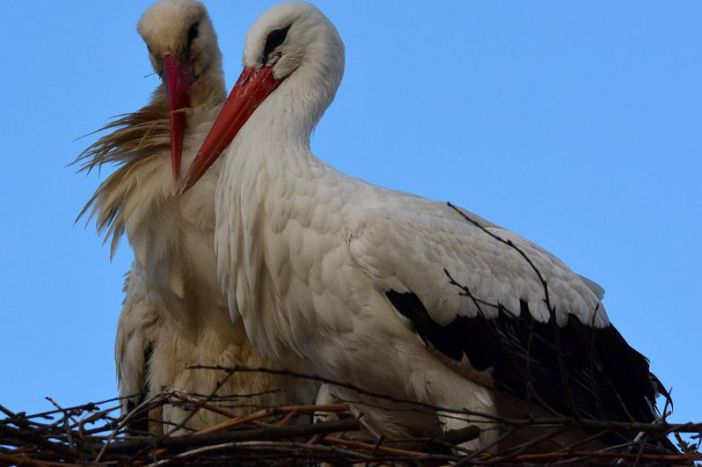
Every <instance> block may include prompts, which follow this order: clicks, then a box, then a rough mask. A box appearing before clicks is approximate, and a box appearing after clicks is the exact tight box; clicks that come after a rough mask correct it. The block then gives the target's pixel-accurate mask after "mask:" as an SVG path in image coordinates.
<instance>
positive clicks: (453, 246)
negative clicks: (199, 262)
mask: <svg viewBox="0 0 702 467" xmlns="http://www.w3.org/2000/svg"><path fill="white" fill-rule="evenodd" d="M243 64H244V70H243V72H242V74H241V77H240V78H239V80H238V82H237V84H236V86H235V87H234V89H233V90H232V92H231V94H230V97H229V99H228V100H227V102H226V103H225V104H224V107H223V109H222V111H221V113H220V115H219V117H218V119H217V121H216V122H215V123H214V125H213V127H212V130H211V132H210V134H209V135H208V137H207V138H206V140H205V142H204V144H203V146H202V148H201V149H200V151H199V152H198V156H197V158H196V159H195V161H194V162H193V165H192V166H191V168H190V170H189V172H188V175H187V177H186V187H191V186H193V185H194V184H195V182H196V181H197V180H198V178H199V177H201V176H203V174H205V172H206V170H207V168H208V167H209V165H210V164H211V163H213V161H214V160H216V159H217V157H218V156H219V155H220V153H221V151H222V150H224V149H225V148H226V147H227V145H229V143H230V142H231V145H229V148H228V149H227V150H226V157H225V163H224V167H223V168H222V171H221V174H220V177H219V181H218V185H217V193H216V232H215V247H216V251H217V261H218V272H219V276H220V279H221V280H222V283H223V284H224V286H225V287H226V293H227V294H228V296H229V301H230V304H231V307H232V309H231V310H230V312H232V313H234V314H238V315H240V316H241V317H242V318H243V320H244V323H245V326H246V331H247V334H248V335H249V337H250V338H251V339H252V341H253V342H254V343H255V345H256V346H257V347H258V348H259V350H261V351H262V353H264V354H265V355H270V356H271V357H272V358H274V359H276V360H277V361H279V362H281V363H282V364H283V365H285V366H286V367H289V368H296V369H297V368H299V369H304V370H306V371H310V372H314V373H317V374H320V375H322V376H324V377H326V378H329V379H331V380H334V381H340V382H345V383H351V384H352V385H354V386H356V387H358V388H360V389H362V390H363V391H370V392H374V393H383V394H387V395H388V396H392V397H394V398H398V399H404V400H411V401H417V402H420V403H425V404H431V405H432V406H438V407H443V408H452V409H466V410H469V411H472V412H475V413H477V414H482V415H483V416H482V417H481V416H474V417H473V418H472V420H471V421H470V422H468V421H466V420H465V419H462V420H459V419H457V418H453V417H451V416H449V414H448V412H442V411H439V412H438V413H439V415H440V417H439V418H440V420H441V422H442V427H443V428H444V429H452V428H459V427H462V426H464V425H465V424H466V423H476V424H479V425H480V426H481V427H482V428H483V431H482V433H481V435H480V438H479V440H478V442H477V443H474V444H477V445H480V446H487V445H488V444H490V441H491V440H494V439H495V436H496V433H495V430H494V429H493V426H491V421H492V420H493V419H492V417H495V416H503V417H504V416H511V415H514V414H515V412H518V413H519V415H520V417H523V416H524V412H519V411H521V410H524V411H525V410H528V408H529V407H532V409H531V410H532V413H533V410H534V409H533V407H536V406H538V407H540V409H539V410H542V411H544V412H545V413H554V412H555V413H559V414H564V415H577V416H578V417H580V418H586V419H600V420H602V419H608V420H619V421H625V420H636V421H643V422H648V421H652V420H654V419H655V418H656V417H657V411H656V408H655V399H656V396H657V393H658V392H659V391H662V388H660V385H659V383H658V381H657V380H656V379H655V377H654V376H653V375H652V374H651V373H650V372H649V364H648V362H647V360H646V359H645V358H644V357H643V356H642V355H641V354H639V353H638V352H637V351H635V350H634V349H633V348H631V347H630V346H629V345H628V344H627V343H626V341H625V340H624V339H623V338H622V336H621V335H620V334H619V332H618V331H617V330H616V329H615V328H614V327H613V326H612V325H611V324H610V321H609V318H608V317H607V314H606V312H605V308H604V306H603V305H602V303H601V301H600V299H601V295H602V290H601V289H600V288H599V287H597V286H596V285H595V284H593V283H591V282H590V281H588V280H586V279H584V278H583V277H581V276H579V275H578V274H576V273H574V272H573V271H571V270H570V269H569V268H568V267H567V266H566V265H565V264H563V263H562V262H561V261H560V260H559V259H557V258H556V257H555V256H553V255H551V254H550V253H548V252H546V251H544V250H543V249H541V248H540V247H539V246H537V245H535V244H533V243H531V242H530V241H528V240H526V239H525V238H522V237H520V236H519V235H517V234H515V233H513V232H510V231H508V230H505V229H503V228H500V227H497V226H495V225H493V224H491V223H489V222H488V221H486V220H484V219H481V218H479V217H478V216H476V215H474V214H472V213H470V212H468V211H465V210H460V209H458V208H456V209H454V208H452V207H450V206H448V205H446V204H444V203H438V202H435V201H430V200H426V199H423V198H420V197H417V196H413V195H410V194H406V193H401V192H397V191H391V190H386V189H382V188H379V187H376V186H374V185H371V184H369V183H366V182H364V181H362V180H359V179H356V178H351V177H348V176H345V175H343V174H341V173H339V172H337V171H336V170H334V169H333V168H332V167H330V166H328V165H326V164H325V163H323V162H321V161H320V160H319V159H317V158H316V157H315V156H314V155H313V154H312V153H311V151H310V134H311V131H312V129H313V128H314V127H315V125H316V124H317V122H318V121H319V119H320V118H321V116H322V114H323V112H324V111H325V109H326V108H327V106H329V104H330V103H331V102H332V99H333V97H334V94H335V92H336V90H337V87H338V86H339V83H340V81H341V77H342V73H343V68H344V46H343V43H342V41H341V39H340V37H339V35H338V33H337V31H336V29H335V28H334V26H333V25H332V24H331V23H330V21H329V20H328V19H327V18H326V17H325V16H324V15H323V14H322V13H321V12H320V11H319V10H318V9H317V8H315V7H314V6H312V5H309V4H306V3H292V4H289V3H288V4H281V5H278V6H275V7H273V8H272V9H270V10H268V11H267V12H265V13H264V14H263V15H262V16H261V17H260V18H259V19H258V20H257V21H256V22H255V23H254V25H253V26H252V27H251V29H250V30H249V33H248V36H247V38H246V45H245V48H244V57H243ZM207 175H210V174H209V172H208V173H207V174H206V175H205V176H207ZM195 186H196V185H195ZM452 279H453V280H455V282H456V283H458V284H460V285H462V286H463V287H459V286H458V285H456V284H455V283H453V280H452ZM333 391H334V392H335V394H336V395H337V396H340V395H341V396H342V397H344V398H347V399H350V400H355V401H361V402H362V401H363V400H364V395H363V394H355V393H353V391H349V390H347V389H344V388H342V387H335V388H334V389H333ZM375 402H377V400H375ZM527 402H529V403H528V404H527ZM358 406H359V407H361V409H360V410H361V411H363V412H364V413H365V416H366V417H365V421H366V422H367V423H368V425H369V428H371V429H375V430H377V431H381V432H384V433H385V434H388V433H390V434H395V435H396V434H401V433H407V432H409V433H414V432H416V430H417V429H419V428H420V427H418V426H416V425H415V426H412V425H411V422H410V425H407V420H399V419H393V417H394V416H393V415H392V413H391V412H390V411H388V412H383V411H381V410H377V409H374V408H373V407H364V406H363V405H362V404H359V405H358ZM376 421H377V422H378V423H375V422H376ZM374 423H375V426H374ZM393 423H394V424H395V426H393ZM381 425H382V426H381Z"/></svg>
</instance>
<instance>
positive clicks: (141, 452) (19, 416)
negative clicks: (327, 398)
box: [0, 391, 702, 466]
mask: <svg viewBox="0 0 702 467" xmlns="http://www.w3.org/2000/svg"><path fill="white" fill-rule="evenodd" d="M47 399H48V400H49V401H50V402H51V403H52V404H53V405H54V406H55V407H56V409H55V410H51V411H46V412H41V413H36V414H31V415H29V414H26V413H24V412H13V411H11V410H10V409H8V408H6V407H3V406H2V405H0V412H2V414H4V417H5V418H3V419H0V465H28V466H55V465H61V466H78V465H81V466H82V465H101V466H102V465H104V466H113V465H142V466H161V465H191V464H197V465H286V466H288V465H317V464H320V463H329V464H331V465H355V464H358V465H366V466H378V465H398V464H399V465H412V466H415V465H416V466H425V465H427V466H429V465H456V466H457V465H461V466H462V465H479V464H499V465H518V464H534V463H543V464H568V463H573V464H583V463H595V464H600V465H614V464H617V465H631V464H637V465H669V464H672V463H675V464H691V463H693V462H694V461H696V460H702V454H701V453H700V444H701V443H702V423H686V424H672V423H667V422H666V421H664V420H663V421H659V422H656V423H650V424H643V423H635V424H626V423H621V422H611V423H607V422H603V421H587V420H574V419H569V418H549V419H548V420H538V419H530V420H505V421H504V424H505V427H503V428H506V429H507V430H508V431H510V432H515V431H518V430H521V429H526V428H529V427H532V428H533V427H534V426H540V427H542V428H544V429H545V430H544V433H545V434H544V436H541V437H537V438H533V439H531V440H529V441H528V442H524V443H523V444H520V445H517V446H511V447H509V448H508V449H504V450H502V451H501V452H496V447H495V446H487V447H486V448H485V449H481V450H478V451H470V450H467V449H464V448H463V447H461V445H462V444H463V443H466V442H467V441H470V440H472V439H475V438H477V436H478V434H479V431H480V430H479V429H477V427H475V426H468V427H467V428H466V429H463V430H458V431H455V432H449V433H447V434H445V435H443V436H442V437H440V438H433V439H429V438H415V439H404V440H387V439H383V438H371V437H369V435H362V434H360V433H362V432H359V431H358V430H359V429H360V423H359V421H358V420H357V419H356V418H354V417H353V416H352V415H351V413H350V412H349V408H348V407H347V405H346V404H343V403H339V404H330V405H296V406H281V407H266V408H252V409H251V410H250V411H249V413H248V414H247V415H243V416H242V415H235V414H234V413H233V412H232V408H239V409H241V408H242V406H243V404H245V403H246V401H245V400H242V397H240V396H238V397H237V398H236V399H232V400H231V401H225V400H223V399H222V398H218V399H217V400H216V401H215V400H214V399H213V396H209V397H203V396H198V395H194V394H188V393H183V392H178V391H170V392H163V393H161V394H159V395H157V396H156V397H154V398H152V399H151V400H148V401H146V402H144V403H142V404H140V405H139V406H138V407H137V408H136V409H134V410H133V411H131V412H130V413H128V414H126V415H124V416H120V405H121V400H120V399H119V398H114V399H109V400H104V401H99V402H90V403H87V404H83V405H79V406H75V407H61V406H59V404H58V403H56V402H55V401H54V400H53V399H51V398H47ZM165 405H171V406H177V407H178V408H180V409H183V410H186V411H187V413H192V414H194V413H196V412H197V411H200V410H206V411H212V412H215V413H216V414H218V415H219V416H221V417H222V419H223V421H222V422H221V423H218V424H217V425H213V426H210V427H208V428H206V429H202V430H199V431H194V430H189V429H188V428H187V420H185V421H184V422H183V423H181V424H180V425H179V426H170V427H169V426H166V425H164V424H161V422H158V424H159V425H158V426H160V427H162V428H163V431H165V432H167V433H169V434H164V435H160V436H155V435H153V434H149V433H138V432H135V431H134V428H133V427H134V423H133V422H134V420H135V419H138V418H139V417H141V418H142V419H144V417H148V414H149V413H154V412H153V411H154V409H157V408H159V407H163V406H165ZM239 413H241V412H239ZM315 413H317V414H320V413H323V414H327V419H331V421H322V422H317V423H313V421H312V414H315ZM153 423H154V421H152V426H153ZM572 427H578V428H579V429H584V430H587V431H589V432H592V433H594V435H593V436H592V437H591V439H595V438H597V437H602V436H606V434H607V433H608V432H619V433H621V432H622V431H623V430H628V431H631V430H634V431H637V432H639V436H637V437H636V439H634V440H632V441H631V442H628V443H626V444H620V445H618V446H608V447H606V448H602V449H596V450H595V449H588V448H586V447H585V446H586V444H585V443H584V442H582V441H580V442H578V443H574V444H572V445H571V446H565V447H562V448H559V449H558V450H553V451H549V452H544V451H543V450H538V449H535V447H536V446H538V444H539V443H540V442H542V441H544V440H545V439H548V437H549V436H551V437H552V436H555V434H556V433H557V432H559V431H562V430H567V429H569V428H572ZM364 436H365V437H364ZM663 437H669V438H671V437H672V438H673V439H675V441H676V444H677V446H678V450H665V449H661V448H660V447H659V446H660V445H661V443H655V441H656V440H658V441H660V439H661V438H663ZM684 438H685V439H687V441H685V440H684ZM671 446H672V444H671Z"/></svg>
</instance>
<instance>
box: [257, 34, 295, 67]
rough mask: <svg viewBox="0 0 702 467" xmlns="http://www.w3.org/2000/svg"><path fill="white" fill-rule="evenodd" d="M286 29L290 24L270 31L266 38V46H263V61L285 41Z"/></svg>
mask: <svg viewBox="0 0 702 467" xmlns="http://www.w3.org/2000/svg"><path fill="white" fill-rule="evenodd" d="M288 29H290V26H287V27H284V28H282V29H276V30H275V31H271V32H270V33H269V34H268V37H267V38H266V46H265V47H264V48H263V62H264V63H265V62H266V60H267V59H268V55H269V54H270V53H271V52H273V51H274V50H275V48H276V47H278V46H279V45H280V44H282V43H283V42H285V38H286V37H287V35H288Z"/></svg>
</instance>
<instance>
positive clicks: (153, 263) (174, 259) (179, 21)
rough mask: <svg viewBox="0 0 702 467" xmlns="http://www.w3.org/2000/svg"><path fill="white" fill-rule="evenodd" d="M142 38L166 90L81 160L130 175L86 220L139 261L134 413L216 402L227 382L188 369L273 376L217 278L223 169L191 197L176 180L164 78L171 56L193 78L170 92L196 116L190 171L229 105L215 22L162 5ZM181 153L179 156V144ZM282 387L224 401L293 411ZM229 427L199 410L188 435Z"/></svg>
mask: <svg viewBox="0 0 702 467" xmlns="http://www.w3.org/2000/svg"><path fill="white" fill-rule="evenodd" d="M138 30H139V32H140V34H141V35H142V37H143V38H144V40H145V42H146V44H147V46H148V48H149V55H150V58H151V61H152V64H153V66H154V69H155V71H156V72H157V73H159V74H160V75H162V77H163V78H164V81H165V83H164V84H162V85H161V86H159V88H158V89H157V90H156V92H155V93H154V97H153V99H152V102H151V103H150V104H149V105H147V106H146V107H144V108H142V109H140V110H139V111H137V112H135V113H133V114H128V115H125V116H123V117H121V118H120V119H119V120H117V121H115V122H114V123H112V124H110V125H108V126H107V127H106V128H107V129H112V130H113V131H112V132H111V133H109V134H107V135H106V136H103V137H102V138H101V139H100V140H98V141H97V142H96V143H95V144H94V145H92V146H91V147H90V148H88V149H87V150H86V152H84V153H83V154H82V155H81V157H80V158H79V160H82V161H83V162H84V169H91V168H93V167H96V166H101V165H102V164H104V163H117V164H118V165H119V167H118V169H117V170H116V171H115V172H114V173H113V174H112V175H111V176H110V177H108V178H107V179H106V180H105V181H104V182H103V183H102V184H101V185H100V187H99V188H98V190H97V192H96V193H95V195H94V196H93V198H92V199H91V200H90V202H89V203H88V205H86V208H85V209H84V212H85V210H86V209H88V208H90V207H91V206H92V210H93V212H92V214H93V215H96V216H97V224H98V228H99V229H101V230H102V229H108V232H107V236H108V238H109V237H112V244H113V250H114V248H115V247H116V245H117V241H118V240H119V237H120V236H121V234H122V232H124V231H126V233H127V236H128V238H129V242H130V244H131V245H132V247H133V248H134V252H135V259H134V262H133V265H132V269H131V271H130V272H129V273H128V275H127V280H126V284H125V300H124V305H123V308H122V313H121V316H120V319H119V324H118V331H117V339H116V348H115V360H116V365H117V377H118V382H119V390H120V395H121V396H123V397H126V396H129V397H130V399H125V401H124V405H123V409H124V411H127V410H129V409H131V408H133V407H134V406H135V405H136V404H138V403H139V402H141V401H143V400H148V399H149V398H151V397H152V396H154V395H156V394H158V393H159V392H161V391H163V390H181V391H186V392H189V393H194V394H200V395H203V396H207V395H209V394H211V393H213V391H215V389H216V388H217V385H218V383H219V382H220V381H222V380H224V379H225V374H224V373H221V372H217V371H212V370H191V369H188V367H190V366H192V365H222V366H234V365H244V366H250V367H261V366H270V364H269V362H268V361H266V360H264V359H262V358H261V357H260V355H259V353H258V352H257V351H256V350H255V348H253V347H252V346H251V345H250V344H249V342H248V340H247V339H246V336H245V333H244V330H243V326H242V325H241V323H238V324H233V323H232V321H231V320H230V319H229V315H228V308H227V303H226V298H225V297H224V295H223V293H222V292H221V290H220V288H219V285H218V282H217V279H216V274H215V256H214V247H213V236H214V187H215V183H216V180H217V170H216V169H215V170H213V171H212V173H210V174H208V176H207V177H205V180H204V181H203V182H204V183H202V185H199V186H198V187H197V188H196V189H194V190H192V191H191V192H188V193H186V194H181V193H180V190H179V187H178V185H176V184H175V183H174V179H173V175H174V174H177V171H174V172H173V174H172V170H171V165H172V163H171V157H170V156H171V152H172V151H171V143H172V142H173V141H174V140H173V137H172V133H173V132H174V128H173V124H174V123H173V121H174V120H173V119H172V117H171V122H170V124H169V102H170V103H171V107H172V104H173V102H174V101H173V99H174V96H172V95H169V94H168V92H167V90H166V89H167V88H166V86H167V85H168V84H173V83H168V79H169V76H171V75H167V74H166V71H165V70H164V67H165V63H166V59H165V57H169V56H171V57H175V58H176V60H178V61H180V62H181V64H180V67H181V68H182V70H185V72H184V73H189V71H188V70H190V69H191V70H192V76H191V78H192V86H189V85H188V84H189V80H188V79H186V81H185V84H186V85H185V86H184V87H183V88H182V89H181V90H180V91H179V88H178V87H177V86H171V88H170V90H169V92H170V93H172V92H174V91H173V89H175V90H176V92H181V91H184V90H185V89H186V88H187V96H186V97H187V98H188V100H189V104H190V107H191V108H190V109H173V108H171V109H170V112H173V111H174V110H176V111H179V112H185V113H184V114H183V115H186V118H185V121H184V122H182V123H184V124H186V125H183V128H182V129H183V130H184V137H183V139H182V140H183V156H184V160H185V161H186V163H189V162H190V160H192V158H193V157H194V154H195V149H196V148H197V146H198V145H199V144H200V143H201V141H202V138H203V137H204V135H205V132H206V131H207V130H208V129H209V125H210V124H211V122H212V121H213V120H214V117H215V116H216V112H217V111H218V110H219V107H220V106H221V103H222V101H223V100H224V96H225V94H224V82H223V76H222V71H221V55H220V52H219V49H218V46H217V42H216V35H215V32H214V30H213V28H212V24H211V22H210V19H209V17H208V14H207V11H206V10H205V8H204V6H203V5H202V4H200V3H199V2H196V1H194V0H172V1H162V2H159V3H157V4H156V5H154V6H153V7H151V8H150V9H149V10H147V11H146V13H145V14H144V16H143V17H142V19H141V20H140V22H139V27H138ZM175 76H176V78H177V79H180V77H178V75H177V74H176V75H175ZM186 78H187V77H186ZM180 97H183V96H180ZM183 102H186V101H183ZM178 124H179V123H178V122H177V121H176V125H178ZM186 127H187V129H185V128H186ZM173 144H175V145H176V146H177V145H178V144H179V141H175V142H174V143H173ZM174 152H175V151H174ZM173 157H180V155H174V156H173ZM283 384H287V385H290V382H287V383H286V382H285V380H283V379H281V378H278V377H274V376H271V375H267V374H262V373H242V374H237V375H234V376H233V377H231V378H229V379H228V380H227V382H226V383H225V384H223V385H222V386H221V388H220V389H219V390H218V391H217V394H218V395H231V396H235V395H237V394H240V395H242V396H244V395H250V394H260V395H259V396H252V397H242V398H241V399H239V402H240V403H241V404H242V408H238V409H237V408H231V407H230V410H233V411H234V412H239V413H241V412H246V411H249V410H252V407H253V408H255V406H256V405H269V404H281V403H285V402H287V400H288V399H287V397H286V396H285V395H284V394H283V392H282V391H281V390H282V389H285V388H283V387H282V385H283ZM287 389H290V388H287ZM276 390H277V392H276ZM266 391H269V392H271V393H270V394H265V392H266ZM233 403H236V401H235V400H234V399H231V400H230V401H228V402H226V403H225V404H226V405H231V404H233ZM188 415H189V413H188V412H187V411H184V410H181V409H178V408H176V407H174V406H170V405H167V406H165V407H164V408H163V412H162V413H161V412H159V413H154V414H151V418H156V419H162V420H163V421H164V422H165V423H164V425H163V429H165V430H166V431H168V430H169V429H170V426H171V424H176V425H177V424H179V423H180V422H182V421H183V420H184V419H185V418H186V417H187V416H188ZM219 420H221V416H220V415H217V414H214V413H212V412H210V411H207V410H200V411H199V412H198V413H197V414H196V415H195V416H194V417H193V418H192V419H191V420H190V421H189V422H188V423H187V427H189V428H191V429H200V428H203V427H206V426H208V425H211V424H213V423H215V422H217V421H219ZM134 428H135V429H138V430H145V429H146V425H145V423H144V422H143V421H141V422H138V423H136V424H134ZM161 429H162V427H161V425H159V424H151V426H150V430H151V431H156V432H159V431H161Z"/></svg>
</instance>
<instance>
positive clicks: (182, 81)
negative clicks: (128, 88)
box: [137, 0, 223, 180]
mask: <svg viewBox="0 0 702 467" xmlns="http://www.w3.org/2000/svg"><path fill="white" fill-rule="evenodd" d="M137 30H138V31H139V34H141V37H142V38H143V39H144V42H146V46H147V48H148V50H149V58H150V59H151V64H152V66H153V68H154V71H155V72H156V73H158V75H159V76H160V77H161V78H162V79H163V81H164V85H165V88H166V93H167V97H168V106H169V119H170V124H171V165H172V168H173V178H174V180H177V179H178V175H179V173H180V165H181V158H182V153H183V137H184V134H185V128H186V123H187V122H186V116H185V113H184V109H185V108H186V107H196V106H197V105H199V104H201V103H202V102H204V101H205V100H206V99H208V98H211V97H213V96H212V94H213V93H216V92H217V90H218V89H221V88H222V87H223V78H222V65H221V63H222V56H221V53H220V51H219V47H218V45H217V35H216V34H215V32H214V28H213V27H212V22H211V21H210V18H209V15H208V14H207V10H206V9H205V7H204V6H203V5H202V4H201V3H200V2H198V1H196V0H161V1H160V2H158V3H156V4H155V5H153V6H152V7H150V8H149V9H148V10H146V12H145V13H144V15H143V16H142V17H141V19H140V20H139V24H138V25H137Z"/></svg>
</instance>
